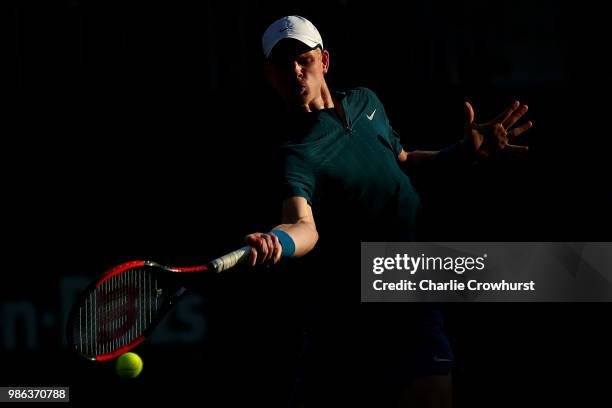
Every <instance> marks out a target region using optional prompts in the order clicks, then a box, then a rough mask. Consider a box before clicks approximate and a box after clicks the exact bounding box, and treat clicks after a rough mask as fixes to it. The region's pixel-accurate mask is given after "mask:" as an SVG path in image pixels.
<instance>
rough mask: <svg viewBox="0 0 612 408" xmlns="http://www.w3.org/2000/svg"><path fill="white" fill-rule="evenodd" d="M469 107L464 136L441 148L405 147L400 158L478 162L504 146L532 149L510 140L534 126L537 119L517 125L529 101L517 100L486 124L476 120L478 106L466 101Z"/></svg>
mask: <svg viewBox="0 0 612 408" xmlns="http://www.w3.org/2000/svg"><path fill="white" fill-rule="evenodd" d="M465 109H466V111H467V115H468V120H467V122H466V125H465V130H464V137H463V139H462V140H460V141H459V142H457V143H455V144H453V145H451V146H449V147H447V148H445V149H442V150H440V151H435V150H434V151H431V150H427V151H425V150H415V151H411V152H407V151H405V150H404V149H402V150H401V152H400V153H399V154H398V157H397V159H398V161H399V162H401V163H405V164H407V165H409V166H412V165H418V164H420V163H423V162H427V161H431V160H434V159H439V160H449V161H458V162H467V163H474V162H476V161H478V160H479V159H482V158H485V157H489V156H491V155H493V154H495V153H497V152H500V151H502V150H507V151H512V152H518V153H524V152H527V151H528V150H529V148H528V147H527V146H521V145H516V144H512V143H510V142H511V141H512V140H513V139H515V138H516V137H518V136H520V135H521V134H523V133H525V132H526V131H528V130H529V129H531V128H532V127H533V121H527V122H525V123H523V124H521V125H520V126H515V125H516V123H517V122H518V121H519V119H521V117H522V116H523V115H525V114H526V113H527V110H528V107H527V105H521V104H520V102H519V101H515V102H513V103H512V105H510V107H508V108H507V109H506V110H504V111H503V112H502V113H501V114H499V115H498V116H497V117H496V118H495V119H493V120H491V121H489V122H486V123H482V124H478V123H475V122H474V109H473V108H472V105H471V104H470V103H469V102H465Z"/></svg>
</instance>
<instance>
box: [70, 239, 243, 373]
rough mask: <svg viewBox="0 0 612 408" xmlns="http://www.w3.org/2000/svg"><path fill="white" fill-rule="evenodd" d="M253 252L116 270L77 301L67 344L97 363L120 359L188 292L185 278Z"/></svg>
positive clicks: (133, 264) (225, 266) (216, 269)
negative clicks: (193, 263)
mask: <svg viewBox="0 0 612 408" xmlns="http://www.w3.org/2000/svg"><path fill="white" fill-rule="evenodd" d="M249 250H250V247H248V246H245V247H243V248H240V249H238V250H236V251H233V252H230V253H229V254H227V255H224V256H222V257H220V258H217V259H215V260H213V261H212V262H210V263H208V264H207V265H202V266H193V267H187V268H181V267H173V266H164V265H160V264H158V263H156V262H151V261H131V262H126V263H123V264H121V265H117V266H115V267H114V268H112V269H110V270H108V271H106V272H105V273H103V274H102V275H100V276H99V277H98V278H97V279H96V281H94V282H93V283H91V284H90V285H89V286H88V287H87V288H86V289H85V290H84V291H83V293H81V295H79V297H78V298H77V301H76V302H75V304H74V305H73V307H72V310H71V312H70V316H69V318H68V325H67V328H66V330H67V338H68V344H69V346H70V347H71V348H72V349H73V350H74V351H76V352H77V353H78V354H80V355H81V356H83V357H85V358H86V359H89V360H93V361H106V360H111V359H113V358H116V357H119V356H120V355H121V354H123V353H125V352H127V351H129V350H131V349H133V348H134V347H136V346H138V345H139V344H140V343H142V342H143V341H144V340H145V338H146V337H147V336H148V335H149V334H150V333H151V332H152V331H153V330H154V329H155V326H156V325H157V324H158V323H159V322H160V321H161V320H162V318H163V317H164V316H165V315H166V313H168V311H169V310H170V309H171V308H172V306H173V305H174V304H175V303H176V302H177V301H178V299H179V298H180V297H181V295H182V294H183V293H184V292H185V290H186V289H185V287H183V286H182V283H183V280H182V279H180V276H181V275H183V274H185V273H220V272H223V271H226V270H228V269H230V268H233V267H234V266H236V265H237V264H239V263H241V262H243V261H244V260H246V259H247V258H248V253H249ZM183 276H184V275H183Z"/></svg>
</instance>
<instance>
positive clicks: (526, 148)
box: [506, 144, 529, 153]
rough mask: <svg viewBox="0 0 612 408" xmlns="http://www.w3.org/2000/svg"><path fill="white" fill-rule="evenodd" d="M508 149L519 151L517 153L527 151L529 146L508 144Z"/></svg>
mask: <svg viewBox="0 0 612 408" xmlns="http://www.w3.org/2000/svg"><path fill="white" fill-rule="evenodd" d="M506 149H508V150H510V151H511V152H517V153H526V152H528V151H529V146H519V145H511V144H509V145H507V146H506Z"/></svg>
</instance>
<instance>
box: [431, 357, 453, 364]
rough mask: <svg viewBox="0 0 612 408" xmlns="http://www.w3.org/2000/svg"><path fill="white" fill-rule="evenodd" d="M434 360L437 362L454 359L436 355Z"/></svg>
mask: <svg viewBox="0 0 612 408" xmlns="http://www.w3.org/2000/svg"><path fill="white" fill-rule="evenodd" d="M433 360H434V361H436V362H439V363H442V362H450V361H453V360H450V359H448V358H440V357H438V356H434V358H433Z"/></svg>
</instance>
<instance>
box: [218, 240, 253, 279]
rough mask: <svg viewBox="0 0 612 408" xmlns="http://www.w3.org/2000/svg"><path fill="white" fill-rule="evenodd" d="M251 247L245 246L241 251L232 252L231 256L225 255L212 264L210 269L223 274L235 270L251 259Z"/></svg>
mask: <svg viewBox="0 0 612 408" xmlns="http://www.w3.org/2000/svg"><path fill="white" fill-rule="evenodd" d="M250 250H251V247H250V246H248V245H247V246H244V247H242V248H240V249H237V250H235V251H232V252H230V253H229V254H226V255H223V256H222V257H219V258H217V259H215V260H214V261H211V262H210V267H211V269H212V270H213V271H214V272H217V273H219V272H223V271H226V270H228V269H230V268H233V267H234V266H236V265H237V264H239V263H241V262H243V261H246V259H247V258H248V257H249V251H250Z"/></svg>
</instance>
